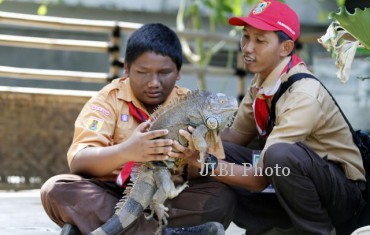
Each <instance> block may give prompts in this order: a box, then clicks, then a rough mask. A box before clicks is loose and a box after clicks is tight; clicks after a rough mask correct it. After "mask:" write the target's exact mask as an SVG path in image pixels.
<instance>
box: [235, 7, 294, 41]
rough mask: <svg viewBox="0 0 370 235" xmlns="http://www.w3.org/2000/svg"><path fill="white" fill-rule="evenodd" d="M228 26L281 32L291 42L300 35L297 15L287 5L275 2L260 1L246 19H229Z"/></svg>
mask: <svg viewBox="0 0 370 235" xmlns="http://www.w3.org/2000/svg"><path fill="white" fill-rule="evenodd" d="M229 24H231V25H234V26H245V25H250V26H252V27H254V28H257V29H261V30H267V31H279V30H281V31H283V32H284V33H286V34H287V35H288V36H289V37H290V38H291V39H292V40H293V41H296V40H297V39H298V37H299V33H300V24H299V19H298V16H297V13H295V11H293V10H292V9H291V8H290V7H289V6H288V5H286V4H284V3H282V2H279V1H277V0H270V1H265V0H263V1H261V2H259V3H258V4H257V5H256V6H255V7H254V8H253V10H252V11H251V12H250V13H249V15H248V16H246V17H242V16H241V17H231V18H230V19H229Z"/></svg>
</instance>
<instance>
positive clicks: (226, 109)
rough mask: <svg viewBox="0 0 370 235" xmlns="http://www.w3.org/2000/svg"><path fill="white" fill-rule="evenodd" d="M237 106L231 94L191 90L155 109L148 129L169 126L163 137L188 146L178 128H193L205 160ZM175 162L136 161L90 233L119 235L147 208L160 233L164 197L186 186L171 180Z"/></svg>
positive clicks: (164, 214)
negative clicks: (108, 213) (130, 178)
mask: <svg viewBox="0 0 370 235" xmlns="http://www.w3.org/2000/svg"><path fill="white" fill-rule="evenodd" d="M237 108H238V103H237V101H236V99H235V98H233V97H228V96H226V95H224V94H220V93H219V94H213V93H211V92H208V91H190V92H189V93H188V94H187V95H186V96H185V97H184V98H180V99H178V100H175V101H173V102H172V103H171V104H170V105H168V106H164V107H160V108H158V109H157V110H156V111H155V112H154V114H153V115H151V117H150V122H151V127H150V130H159V129H168V131H169V133H168V134H167V135H166V136H163V137H162V138H166V139H172V140H176V141H178V142H179V143H180V144H181V145H183V146H187V145H188V141H187V140H186V139H185V138H184V137H183V136H181V135H180V134H179V130H180V129H184V130H186V129H187V128H188V126H192V127H194V128H195V129H194V131H193V132H192V136H191V137H192V142H193V144H194V148H195V149H197V150H198V151H199V154H200V157H199V161H200V162H202V163H204V161H205V155H206V153H207V151H208V148H210V147H215V146H216V144H217V140H218V137H217V136H218V133H219V132H220V131H221V130H223V129H224V128H225V127H227V126H228V125H229V124H231V122H232V121H233V118H234V114H235V112H236V111H237ZM177 164H178V162H176V161H175V160H174V159H168V160H166V161H160V162H149V163H137V164H136V166H137V169H138V172H137V177H136V179H134V182H133V184H132V185H131V187H128V188H127V189H126V190H125V192H124V197H123V198H122V199H121V200H120V202H119V203H118V204H117V206H116V211H115V213H114V215H113V216H112V217H111V218H110V219H109V220H108V221H107V222H106V223H105V224H104V225H102V226H101V227H99V228H98V229H96V230H95V231H93V232H92V233H91V235H116V234H119V233H121V232H122V231H123V230H124V229H125V228H127V227H128V226H129V225H130V224H131V223H132V222H133V221H135V220H136V219H137V218H138V217H139V216H140V215H141V214H142V213H143V211H144V210H145V209H147V208H148V207H149V208H150V210H151V214H150V215H149V216H147V217H146V218H151V217H152V216H153V215H154V213H155V214H156V216H157V218H158V229H157V231H156V234H160V233H161V231H162V227H163V226H166V225H167V218H168V214H167V211H168V208H167V207H165V206H164V202H165V200H166V199H168V198H170V199H171V198H174V197H176V196H177V195H178V194H179V193H181V192H182V191H183V190H184V189H185V188H186V187H188V185H187V183H184V184H183V185H181V186H178V187H175V185H174V182H173V181H172V180H171V173H170V169H171V168H173V167H174V166H175V165H177Z"/></svg>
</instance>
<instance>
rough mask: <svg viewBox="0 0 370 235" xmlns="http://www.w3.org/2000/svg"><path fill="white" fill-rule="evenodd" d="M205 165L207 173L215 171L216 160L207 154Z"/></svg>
mask: <svg viewBox="0 0 370 235" xmlns="http://www.w3.org/2000/svg"><path fill="white" fill-rule="evenodd" d="M205 163H209V164H207V167H208V172H212V170H213V169H216V168H217V166H218V159H217V157H215V156H214V155H212V154H208V157H207V159H206V162H205Z"/></svg>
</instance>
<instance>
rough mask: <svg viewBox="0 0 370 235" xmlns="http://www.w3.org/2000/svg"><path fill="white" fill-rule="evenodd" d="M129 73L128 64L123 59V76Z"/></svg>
mask: <svg viewBox="0 0 370 235" xmlns="http://www.w3.org/2000/svg"><path fill="white" fill-rule="evenodd" d="M129 74H130V70H129V68H128V65H127V63H126V61H124V63H123V77H129Z"/></svg>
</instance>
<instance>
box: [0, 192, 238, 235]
mask: <svg viewBox="0 0 370 235" xmlns="http://www.w3.org/2000/svg"><path fill="white" fill-rule="evenodd" d="M59 232H60V228H59V227H58V226H57V225H55V224H54V223H53V222H52V221H51V220H50V219H49V217H48V216H47V215H46V214H45V212H44V210H43V208H42V205H41V201H40V192H39V190H27V191H18V192H11V191H0V234H1V235H25V234H27V235H57V234H59ZM241 234H243V230H241V229H240V228H238V227H237V226H235V225H234V224H232V225H231V226H230V227H229V228H228V230H227V231H226V235H241Z"/></svg>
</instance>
